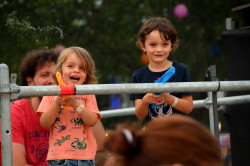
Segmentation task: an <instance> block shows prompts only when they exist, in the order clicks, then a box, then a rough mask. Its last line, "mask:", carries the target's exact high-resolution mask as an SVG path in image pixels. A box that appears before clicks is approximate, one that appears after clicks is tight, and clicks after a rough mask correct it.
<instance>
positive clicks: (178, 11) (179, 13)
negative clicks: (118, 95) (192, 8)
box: [174, 4, 188, 18]
mask: <svg viewBox="0 0 250 166" xmlns="http://www.w3.org/2000/svg"><path fill="white" fill-rule="evenodd" d="M174 14H175V16H176V17H178V18H184V17H186V16H187V14H188V9H187V7H186V6H185V5H184V4H178V5H176V6H175V7H174Z"/></svg>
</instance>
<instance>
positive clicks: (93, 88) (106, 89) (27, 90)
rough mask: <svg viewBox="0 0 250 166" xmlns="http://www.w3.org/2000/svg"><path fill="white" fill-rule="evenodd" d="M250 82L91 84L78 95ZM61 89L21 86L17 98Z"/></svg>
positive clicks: (246, 86)
mask: <svg viewBox="0 0 250 166" xmlns="http://www.w3.org/2000/svg"><path fill="white" fill-rule="evenodd" d="M248 90H250V81H249V80H247V81H220V82H219V81H209V82H177V83H175V82H170V83H166V84H161V83H127V84H91V85H89V84H88V85H76V95H84V94H85V95H86V94H96V95H107V94H131V93H148V92H152V93H163V92H207V91H211V92H212V91H248ZM60 91H61V90H60V87H59V86H56V85H52V86H20V92H19V93H17V94H16V96H15V97H16V98H19V97H29V96H58V95H60Z"/></svg>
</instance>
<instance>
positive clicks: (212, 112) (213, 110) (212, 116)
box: [209, 65, 220, 139]
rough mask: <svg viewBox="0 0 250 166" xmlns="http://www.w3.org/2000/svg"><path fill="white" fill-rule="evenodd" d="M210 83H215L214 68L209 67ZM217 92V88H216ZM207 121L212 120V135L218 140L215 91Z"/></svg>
mask: <svg viewBox="0 0 250 166" xmlns="http://www.w3.org/2000/svg"><path fill="white" fill-rule="evenodd" d="M209 71H210V78H211V81H216V66H215V65H211V66H210V67H209ZM218 90H219V88H218ZM209 117H210V118H209V119H213V124H211V125H213V133H214V135H215V136H216V137H217V138H218V139H219V136H220V135H219V120H218V111H217V91H213V92H212V104H210V106H209Z"/></svg>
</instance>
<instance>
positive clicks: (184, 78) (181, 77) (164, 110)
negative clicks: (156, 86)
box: [130, 62, 192, 121]
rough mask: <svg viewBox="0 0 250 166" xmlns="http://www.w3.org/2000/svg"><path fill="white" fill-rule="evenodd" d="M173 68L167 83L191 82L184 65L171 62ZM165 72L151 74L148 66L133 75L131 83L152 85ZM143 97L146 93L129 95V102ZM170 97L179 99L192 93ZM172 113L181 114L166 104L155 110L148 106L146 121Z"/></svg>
mask: <svg viewBox="0 0 250 166" xmlns="http://www.w3.org/2000/svg"><path fill="white" fill-rule="evenodd" d="M173 67H174V68H175V74H174V75H173V76H172V77H171V78H170V79H169V80H168V81H167V82H190V81H191V79H190V75H189V72H188V68H187V66H186V65H185V64H183V63H178V62H173ZM167 70H168V69H167ZM167 70H165V71H161V72H152V71H151V70H150V69H149V68H148V66H145V67H143V68H141V69H139V70H137V71H135V72H134V73H133V75H132V83H154V81H155V80H157V79H159V78H160V77H161V76H162V75H163V74H165V73H166V71H167ZM145 95H146V93H144V94H131V95H130V100H135V99H142V98H143V97H144V96H145ZM171 95H173V96H176V97H178V98H181V97H182V96H186V95H192V93H190V92H183V93H171ZM173 113H180V114H183V113H182V112H180V111H177V110H175V109H174V108H172V107H170V106H169V105H167V103H163V104H162V105H159V106H158V107H156V108H151V106H150V105H149V108H148V115H147V117H146V121H149V120H151V119H152V118H154V117H159V116H165V115H171V114H173Z"/></svg>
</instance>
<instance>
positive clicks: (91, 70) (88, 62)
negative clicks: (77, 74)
mask: <svg viewBox="0 0 250 166" xmlns="http://www.w3.org/2000/svg"><path fill="white" fill-rule="evenodd" d="M71 53H75V54H76V55H77V56H78V58H79V59H80V60H81V62H82V64H83V68H84V70H85V71H86V74H87V77H86V80H85V82H84V84H94V83H97V77H96V69H95V63H94V61H93V59H92V57H91V56H90V54H89V52H88V51H87V50H85V49H84V48H81V47H69V48H66V49H65V50H63V51H62V52H61V53H60V56H59V57H58V60H57V63H56V67H55V69H54V71H53V75H52V76H53V79H54V81H55V83H56V84H58V81H57V78H56V72H60V73H62V64H63V63H64V62H65V61H66V59H67V58H68V57H69V55H70V54H71Z"/></svg>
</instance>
